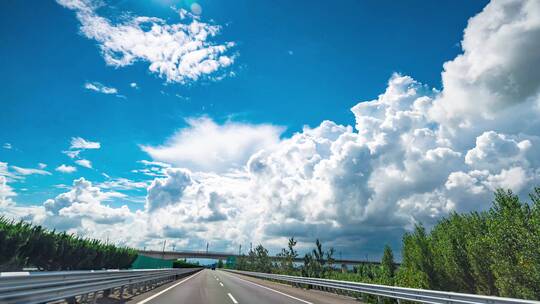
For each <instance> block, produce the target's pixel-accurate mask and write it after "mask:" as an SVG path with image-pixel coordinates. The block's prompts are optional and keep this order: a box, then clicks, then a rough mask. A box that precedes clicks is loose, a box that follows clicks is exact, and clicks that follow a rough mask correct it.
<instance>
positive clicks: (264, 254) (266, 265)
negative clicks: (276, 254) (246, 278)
mask: <svg viewBox="0 0 540 304" xmlns="http://www.w3.org/2000/svg"><path fill="white" fill-rule="evenodd" d="M254 268H255V271H258V272H266V273H270V272H271V271H272V261H271V260H270V256H269V255H268V249H266V248H264V247H263V245H260V244H259V245H258V246H257V247H255V267H254Z"/></svg>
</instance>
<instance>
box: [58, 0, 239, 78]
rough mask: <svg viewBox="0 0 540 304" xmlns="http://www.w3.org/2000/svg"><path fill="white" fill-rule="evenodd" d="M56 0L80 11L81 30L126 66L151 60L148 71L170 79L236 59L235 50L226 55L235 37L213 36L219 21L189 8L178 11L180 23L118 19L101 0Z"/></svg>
mask: <svg viewBox="0 0 540 304" xmlns="http://www.w3.org/2000/svg"><path fill="white" fill-rule="evenodd" d="M57 2H58V3H59V4H60V5H62V6H64V7H66V8H68V9H71V10H74V11H75V12H76V15H77V19H78V20H79V22H80V23H81V28H80V29H81V32H82V34H83V35H84V36H86V37H87V38H89V39H93V40H95V41H96V42H97V43H98V45H99V48H100V50H101V52H102V54H103V57H104V59H105V62H106V64H107V65H111V66H114V67H124V66H128V65H132V64H133V63H135V62H137V61H144V62H147V63H149V67H148V69H149V70H150V72H152V73H155V74H157V75H159V77H161V78H164V79H165V80H166V81H167V82H176V83H186V82H188V81H195V80H198V79H200V78H201V77H205V76H209V75H211V74H213V73H215V72H217V71H219V70H222V69H224V68H226V67H228V66H230V65H231V64H232V63H233V61H234V56H232V55H227V53H228V51H229V50H230V49H231V48H232V47H233V46H234V43H232V42H227V43H215V42H212V41H211V39H212V38H213V37H214V36H216V35H217V34H218V33H219V31H220V27H219V26H217V25H212V24H208V23H204V22H201V21H200V20H199V17H196V16H195V15H192V14H190V13H188V12H187V11H185V10H180V11H179V15H180V18H181V20H182V22H181V23H175V24H167V22H166V21H165V20H163V19H160V18H156V17H144V16H136V17H126V18H125V19H126V20H125V21H124V22H122V23H118V24H114V23H113V22H111V20H109V19H107V18H105V17H102V16H99V15H98V13H97V10H98V8H99V6H100V3H101V2H99V1H94V0H57Z"/></svg>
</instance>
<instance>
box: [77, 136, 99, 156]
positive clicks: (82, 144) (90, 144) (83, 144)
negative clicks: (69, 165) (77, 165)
mask: <svg viewBox="0 0 540 304" xmlns="http://www.w3.org/2000/svg"><path fill="white" fill-rule="evenodd" d="M69 148H70V149H75V150H84V149H99V148H101V144H100V143H99V142H95V141H89V140H86V139H84V138H82V137H72V138H71V146H70V147H69ZM75 156H77V155H75Z"/></svg>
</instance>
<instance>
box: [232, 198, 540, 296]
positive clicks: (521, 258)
mask: <svg viewBox="0 0 540 304" xmlns="http://www.w3.org/2000/svg"><path fill="white" fill-rule="evenodd" d="M530 200H531V201H530V202H523V201H520V199H519V197H518V196H517V195H515V194H513V193H512V192H511V191H504V190H498V191H496V192H495V198H494V201H493V204H492V206H491V208H490V209H489V210H487V211H484V212H470V213H463V214H458V213H453V214H451V215H449V216H448V217H446V218H443V219H441V220H440V221H439V222H438V223H437V224H436V225H435V226H434V227H433V228H432V229H431V230H430V231H427V230H426V229H425V228H424V226H422V224H418V225H416V227H415V229H414V230H413V231H412V232H410V233H406V234H405V235H404V236H403V240H402V252H401V257H402V261H401V265H400V266H399V267H398V266H397V265H396V264H395V262H394V254H393V252H392V249H391V248H390V247H389V246H386V247H385V248H384V251H383V257H382V260H381V263H380V265H372V264H364V265H358V266H355V267H354V268H353V269H347V268H346V267H344V265H343V266H342V267H339V265H335V264H334V257H333V254H334V250H333V249H332V248H329V249H327V250H324V247H323V245H322V244H321V242H320V241H319V240H317V241H316V242H315V248H314V249H313V250H312V251H311V252H309V253H307V254H305V255H304V262H303V265H295V263H294V259H295V258H297V257H298V252H297V251H296V249H295V246H296V242H297V241H296V240H295V239H294V238H291V239H289V242H288V245H287V247H286V248H283V249H282V251H281V253H280V254H279V256H280V257H281V258H282V259H281V260H280V261H278V262H272V261H271V260H270V258H269V256H268V250H266V249H265V248H264V247H263V246H262V245H259V246H257V247H256V248H255V249H254V250H251V251H250V252H249V254H248V255H247V256H243V257H240V258H239V259H238V261H237V264H236V267H237V269H239V270H248V271H258V272H272V273H279V274H288V275H301V276H306V277H316V278H328V279H336V280H347V281H356V282H364V283H374V284H383V285H395V286H403V287H414V288H424V289H433V290H444V291H455V292H463V293H475V294H482V295H494V296H502V297H513V298H522V299H534V300H540V188H536V189H535V190H534V192H533V193H532V194H531V195H530ZM365 300H370V299H365Z"/></svg>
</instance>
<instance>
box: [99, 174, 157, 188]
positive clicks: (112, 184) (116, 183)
mask: <svg viewBox="0 0 540 304" xmlns="http://www.w3.org/2000/svg"><path fill="white" fill-rule="evenodd" d="M106 177H107V178H109V180H107V181H104V182H102V183H99V184H97V185H96V186H97V187H99V188H101V189H113V190H133V189H146V188H147V187H148V186H149V183H148V182H138V181H133V180H130V179H127V178H123V177H120V178H110V177H109V176H106Z"/></svg>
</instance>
